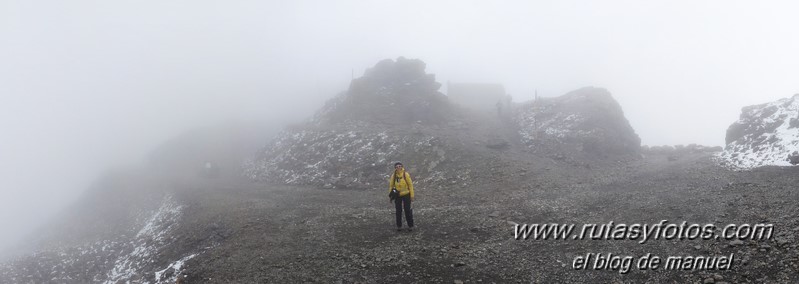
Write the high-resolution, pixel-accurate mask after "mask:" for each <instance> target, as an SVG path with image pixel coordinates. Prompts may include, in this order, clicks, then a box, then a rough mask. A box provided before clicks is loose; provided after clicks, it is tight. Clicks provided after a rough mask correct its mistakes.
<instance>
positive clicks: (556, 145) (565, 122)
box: [516, 87, 641, 157]
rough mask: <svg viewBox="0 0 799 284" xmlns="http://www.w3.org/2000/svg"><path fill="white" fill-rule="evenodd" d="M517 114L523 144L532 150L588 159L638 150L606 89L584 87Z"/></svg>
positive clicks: (540, 101) (638, 143)
mask: <svg viewBox="0 0 799 284" xmlns="http://www.w3.org/2000/svg"><path fill="white" fill-rule="evenodd" d="M516 112H517V119H516V121H517V123H518V124H519V127H520V130H519V133H520V134H521V136H522V140H523V142H524V143H526V144H528V145H529V146H530V147H533V148H537V149H541V150H544V151H548V152H565V153H561V154H570V155H578V156H588V157H591V156H600V157H604V156H607V155H625V154H635V153H638V151H639V150H640V146H641V139H640V138H638V135H637V134H635V131H634V130H633V128H632V127H631V126H630V123H629V122H628V121H627V119H626V118H625V117H624V112H623V111H622V109H621V106H619V104H618V103H617V102H616V100H614V99H613V97H612V96H611V95H610V93H609V92H608V91H607V90H605V89H600V88H593V87H587V88H582V89H579V90H576V91H572V92H570V93H568V94H565V95H563V96H560V97H556V98H545V99H538V100H536V101H534V102H531V103H526V104H522V105H520V106H519V107H518V108H517V110H516Z"/></svg>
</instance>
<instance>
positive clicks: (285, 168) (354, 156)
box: [244, 57, 452, 188]
mask: <svg viewBox="0 0 799 284" xmlns="http://www.w3.org/2000/svg"><path fill="white" fill-rule="evenodd" d="M440 86H441V84H439V83H437V82H436V81H435V77H434V75H433V74H427V73H425V64H424V62H422V61H420V60H417V59H405V58H403V57H400V58H398V59H397V60H396V61H394V60H390V59H387V60H383V61H380V62H379V63H377V65H375V66H374V67H373V68H370V69H368V70H367V71H366V72H365V74H364V76H363V77H361V78H357V79H354V80H353V81H352V83H351V84H350V89H349V90H348V91H347V92H345V93H343V94H341V95H339V96H338V97H336V98H334V99H332V100H330V101H328V102H327V104H326V105H325V106H324V107H323V108H322V109H320V110H319V111H318V112H317V113H316V115H315V116H314V118H313V119H312V120H311V121H310V122H309V123H307V124H305V125H300V126H297V127H295V128H293V129H288V130H286V131H284V132H283V133H282V134H280V135H279V137H278V138H277V139H276V140H274V141H273V142H272V144H270V145H269V146H267V147H266V148H264V150H263V151H261V152H260V153H259V154H258V156H257V157H256V158H255V159H253V160H251V161H248V162H247V163H246V164H245V169H244V175H245V176H246V177H248V178H250V179H252V180H258V181H267V182H276V183H285V184H307V185H317V186H322V187H326V188H329V187H347V188H374V187H375V186H377V185H379V186H380V187H382V186H383V183H384V180H385V179H387V177H388V174H389V173H390V169H391V165H392V164H393V163H394V162H395V161H398V160H401V161H408V162H411V161H412V162H411V163H408V165H407V166H408V168H409V171H410V172H411V173H413V174H423V176H424V177H425V179H422V180H418V181H419V182H430V181H435V180H441V179H443V176H444V175H443V174H442V173H440V172H436V171H435V170H436V169H437V167H438V166H439V164H441V163H442V162H444V161H445V160H447V161H449V160H451V159H447V158H446V156H447V154H448V153H449V152H451V151H450V149H451V147H449V146H448V143H447V142H446V141H444V140H442V139H439V138H437V137H435V136H436V132H435V130H433V129H431V128H430V127H431V126H437V125H442V124H445V122H447V121H448V120H450V119H451V117H452V115H451V112H452V108H451V106H450V104H449V102H448V101H447V98H446V96H444V95H443V94H441V93H439V92H438V91H437V90H438V88H439V87H440Z"/></svg>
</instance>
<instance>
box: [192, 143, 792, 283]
mask: <svg viewBox="0 0 799 284" xmlns="http://www.w3.org/2000/svg"><path fill="white" fill-rule="evenodd" d="M502 155H509V156H513V157H514V158H512V159H500V158H498V159H497V160H496V161H486V163H488V164H489V165H493V166H491V167H489V168H488V170H486V171H482V172H480V173H481V174H480V175H478V176H476V177H474V178H475V180H476V182H475V184H473V185H471V186H467V187H460V186H458V185H453V186H449V185H448V186H443V185H442V186H432V188H418V189H417V201H416V202H415V203H414V217H415V219H416V223H417V229H416V230H414V231H412V232H408V231H403V232H397V231H395V228H394V224H393V222H394V219H393V214H394V212H393V210H394V209H393V205H392V204H390V203H388V202H387V198H386V197H385V195H386V192H385V190H383V189H382V188H380V189H375V190H370V191H363V190H346V189H317V188H304V187H287V186H279V185H267V184H247V183H241V184H239V185H229V184H228V185H224V186H221V185H220V186H213V185H210V186H209V185H203V186H196V187H192V188H190V190H185V191H181V192H182V193H183V194H181V195H180V196H181V198H183V200H184V202H185V203H186V204H188V205H189V208H190V209H189V210H190V211H187V214H186V216H187V217H186V219H185V220H184V222H183V226H184V227H183V228H182V229H181V230H180V233H179V234H180V235H181V236H180V237H179V238H182V239H184V240H186V241H184V242H182V243H183V244H185V246H186V248H185V250H191V249H196V247H198V246H203V245H208V246H209V247H210V246H212V247H211V248H209V249H207V250H206V251H205V252H204V253H202V254H201V255H199V256H198V257H196V258H194V259H191V260H189V261H188V262H187V264H186V265H185V266H184V272H183V273H184V274H185V275H186V277H185V280H186V282H187V283H231V282H237V283H252V282H269V283H299V282H325V283H331V282H332V283H386V282H401V283H460V282H463V283H508V282H522V283H529V282H532V283H553V282H558V283H563V282H574V283H587V282H595V283H596V282H605V283H641V282H650V283H664V282H665V283H670V282H677V283H691V282H694V283H723V282H728V283H763V282H776V283H795V282H796V281H799V277H797V271H798V269H797V264H799V261H797V258H799V253H798V252H797V250H796V246H797V242H796V240H795V237H794V236H795V235H796V234H797V230H799V222H797V219H798V218H797V217H799V210H797V206H796V204H797V202H796V201H797V199H798V198H799V195H798V194H797V193H796V191H795V190H794V188H795V187H794V186H793V185H794V184H795V182H796V180H797V178H796V177H797V175H796V173H797V172H799V168H776V167H771V168H761V169H758V170H754V171H748V172H734V171H729V170H726V169H724V168H721V167H719V166H716V164H715V163H714V162H713V159H712V155H711V154H708V153H700V154H684V155H681V156H674V155H670V156H666V155H649V156H647V157H645V158H643V159H640V160H635V161H628V162H617V163H611V164H607V165H602V166H596V165H595V166H588V167H579V168H578V167H575V166H574V165H571V164H563V163H560V164H559V163H558V162H557V161H555V160H549V159H546V158H541V159H540V160H537V161H529V160H525V158H524V157H522V156H520V155H519V154H518V153H498V155H497V156H498V157H501V156H502ZM660 220H669V222H672V223H680V222H682V221H687V222H688V223H700V224H705V223H714V224H716V225H718V226H723V225H726V224H728V223H737V224H743V223H749V224H754V223H771V224H774V228H775V233H774V237H773V238H772V239H771V240H752V241H748V240H747V241H743V242H740V243H739V242H735V241H730V240H723V239H714V240H651V241H649V242H647V243H645V244H640V243H638V242H637V241H631V240H533V239H528V240H516V239H514V231H513V230H514V225H513V224H514V223H519V224H525V223H526V224H533V223H574V224H577V226H582V224H584V223H598V224H605V223H608V222H610V221H613V222H615V223H627V224H632V223H641V224H643V223H650V224H654V223H658V222H659V221H660ZM209 224H211V225H209ZM209 235H210V236H216V237H213V238H211V237H209ZM586 253H602V254H608V253H613V254H614V255H625V256H626V255H631V256H635V257H636V259H637V257H640V256H643V255H645V254H647V253H652V254H653V255H658V256H663V257H664V258H665V256H671V255H674V256H688V255H691V256H708V257H710V256H726V255H729V254H734V262H733V265H732V268H731V269H730V270H726V271H718V270H709V271H705V270H697V271H674V270H663V269H659V270H654V271H641V270H637V269H635V268H634V267H633V268H632V270H631V271H630V272H629V273H626V274H620V273H619V272H618V271H617V270H616V271H609V270H575V269H573V268H572V260H573V259H574V258H575V257H576V256H579V255H585V254H586Z"/></svg>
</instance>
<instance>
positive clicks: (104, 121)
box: [0, 1, 799, 250]
mask: <svg viewBox="0 0 799 284" xmlns="http://www.w3.org/2000/svg"><path fill="white" fill-rule="evenodd" d="M758 4H759V5H758ZM797 6H799V5H797V4H795V3H792V2H790V1H785V2H777V1H769V2H764V3H755V2H751V1H749V2H743V1H740V2H739V1H701V2H697V1H646V2H642V1H601V2H600V1H541V2H532V1H505V2H501V3H500V2H496V3H494V2H491V3H489V2H485V1H479V2H477V1H475V2H467V1H435V2H434V3H432V2H431V1H146V2H142V1H0V133H1V134H0V135H2V136H0V137H2V139H0V157H1V158H0V200H1V201H0V228H2V234H0V250H2V249H3V248H8V247H9V246H10V245H11V244H13V243H14V242H16V241H18V240H20V239H21V238H23V237H24V236H25V234H27V233H28V232H30V231H31V230H32V229H33V228H35V227H36V226H38V225H39V224H41V223H42V222H44V221H45V220H47V219H48V218H52V217H53V215H54V214H56V212H58V210H60V209H62V208H64V207H65V206H67V204H69V203H70V202H72V201H73V200H74V199H75V198H76V197H77V196H78V194H79V193H80V192H82V191H83V190H85V189H86V187H87V186H88V185H89V184H90V183H91V182H92V181H93V180H95V179H96V178H97V177H98V176H100V175H101V174H102V173H103V172H104V171H105V170H107V169H108V168H109V167H118V166H124V165H130V164H135V163H138V162H140V161H141V160H142V159H143V158H144V156H145V155H146V154H147V153H148V152H149V151H150V150H152V149H153V148H154V147H156V146H157V145H159V144H161V143H163V142H164V141H166V140H168V139H170V138H172V137H174V136H176V135H178V134H179V133H181V132H182V131H185V130H187V129H191V128H195V127H201V126H207V125H216V124H219V123H226V122H230V121H271V122H274V123H281V124H285V123H289V122H296V121H300V120H301V119H303V118H306V117H308V116H310V115H311V114H312V112H313V110H314V109H316V108H318V107H319V106H321V105H322V104H323V103H324V101H325V100H326V99H327V98H330V97H332V96H333V95H335V94H336V93H337V92H340V91H342V90H345V89H346V88H347V86H348V84H349V80H350V79H351V78H352V76H353V75H354V76H359V75H360V74H362V73H363V71H364V69H365V68H368V67H371V66H372V65H374V64H375V63H376V62H377V61H379V60H381V59H385V58H397V57H399V56H404V57H407V58H419V59H421V60H423V61H424V62H426V63H427V67H428V68H427V70H428V72H430V73H435V74H436V78H437V80H438V81H439V82H442V83H444V87H443V88H442V90H441V91H442V92H446V82H448V81H451V82H492V83H501V84H504V86H505V88H506V90H507V91H508V92H509V93H510V94H511V95H512V96H513V98H514V100H515V101H517V102H518V101H524V100H529V99H532V98H533V96H534V94H535V93H536V92H537V93H538V94H539V95H542V96H557V95H561V94H564V93H566V92H568V91H570V90H574V89H577V88H580V87H584V86H596V87H604V88H607V89H608V90H609V91H610V92H611V93H612V94H613V96H614V97H615V98H616V100H618V101H619V103H620V104H621V106H622V107H623V109H624V112H625V115H626V117H627V118H628V120H629V121H630V123H631V125H632V126H633V128H634V129H635V130H636V132H637V133H638V135H639V136H640V137H641V139H642V144H646V145H664V144H671V145H673V144H689V143H699V144H704V145H723V143H724V134H725V131H726V129H727V127H728V126H729V125H730V124H731V123H732V122H734V121H735V120H736V119H737V118H738V115H739V113H740V109H741V107H743V106H747V105H751V104H758V103H765V102H768V101H773V100H776V99H779V98H783V97H789V96H791V95H793V94H795V93H799V81H797V80H796V78H799V76H797V75H799V74H797V73H799V68H797V67H799V56H797V52H796V50H799V37H796V33H795V31H794V29H795V27H797V26H799V18H797V17H796V15H795V11H797V9H796V8H799V7H797Z"/></svg>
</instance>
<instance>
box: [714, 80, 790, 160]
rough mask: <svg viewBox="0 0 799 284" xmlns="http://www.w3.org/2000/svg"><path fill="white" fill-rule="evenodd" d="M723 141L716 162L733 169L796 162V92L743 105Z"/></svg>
mask: <svg viewBox="0 0 799 284" xmlns="http://www.w3.org/2000/svg"><path fill="white" fill-rule="evenodd" d="M726 144H727V145H726V146H725V147H724V151H723V152H721V153H720V154H719V155H718V156H717V157H718V161H719V162H720V163H721V164H722V165H724V166H727V167H730V168H733V169H751V168H755V167H760V166H790V165H792V163H791V161H792V160H793V161H794V163H796V162H799V160H797V159H796V157H799V94H796V95H794V96H793V97H791V98H784V99H780V100H778V101H775V102H770V103H765V104H760V105H753V106H747V107H744V108H743V109H742V110H741V117H740V119H738V121H736V122H735V123H733V124H732V125H730V127H729V128H728V129H727V137H726Z"/></svg>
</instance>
